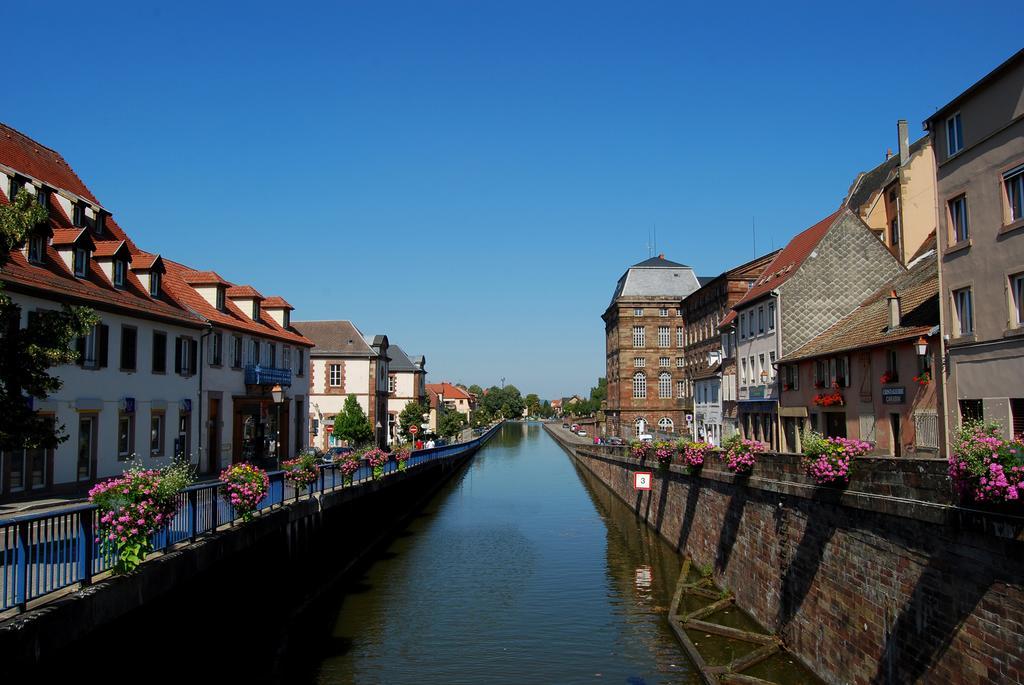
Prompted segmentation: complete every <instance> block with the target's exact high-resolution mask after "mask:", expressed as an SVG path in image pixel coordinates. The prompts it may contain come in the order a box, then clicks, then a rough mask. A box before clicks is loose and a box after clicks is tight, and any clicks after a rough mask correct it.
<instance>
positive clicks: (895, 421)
mask: <svg viewBox="0 0 1024 685" xmlns="http://www.w3.org/2000/svg"><path fill="white" fill-rule="evenodd" d="M889 426H890V427H891V428H892V455H893V456H894V457H902V456H903V440H902V437H901V436H900V415H899V414H889Z"/></svg>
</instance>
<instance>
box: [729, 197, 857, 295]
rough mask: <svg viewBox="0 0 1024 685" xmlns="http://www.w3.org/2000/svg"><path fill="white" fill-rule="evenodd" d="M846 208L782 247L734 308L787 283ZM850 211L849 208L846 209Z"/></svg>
mask: <svg viewBox="0 0 1024 685" xmlns="http://www.w3.org/2000/svg"><path fill="white" fill-rule="evenodd" d="M843 211H844V210H838V211H836V212H833V213H832V214H830V215H829V216H827V217H825V218H824V219H822V220H821V221H819V222H818V223H816V224H814V225H813V226H811V227H810V228H808V229H806V230H804V231H802V232H800V233H798V234H796V235H795V236H794V237H793V239H792V240H790V241H789V243H788V244H787V245H786V247H784V248H782V250H781V251H780V252H779V254H778V255H776V257H775V259H773V260H772V262H771V264H769V265H768V266H767V267H765V270H764V273H763V274H761V277H760V278H758V279H757V281H755V282H754V287H752V288H751V289H750V290H748V291H747V294H746V295H744V296H743V297H742V298H740V301H739V302H737V303H736V304H735V305H733V308H734V309H738V308H740V307H742V306H743V305H744V304H746V303H748V302H753V301H754V300H756V299H758V298H760V297H761V296H762V295H765V294H767V293H769V292H771V291H772V290H774V289H775V288H778V287H779V286H780V285H782V284H783V283H785V282H786V281H787V280H789V278H790V277H791V276H792V275H793V274H794V273H796V270H797V269H799V268H800V265H801V264H803V263H804V260H806V259H807V255H809V254H811V252H812V251H813V250H814V248H815V247H816V246H817V245H818V243H820V242H821V239H822V238H823V237H824V236H825V233H827V232H828V229H829V228H830V227H831V226H832V224H833V223H835V221H836V220H837V219H838V218H839V215H840V214H841V213H842V212H843ZM846 211H848V210H846Z"/></svg>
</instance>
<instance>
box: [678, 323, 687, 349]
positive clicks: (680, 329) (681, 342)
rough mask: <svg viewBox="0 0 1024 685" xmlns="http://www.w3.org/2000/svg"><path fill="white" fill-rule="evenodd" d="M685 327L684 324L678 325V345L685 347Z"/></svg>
mask: <svg viewBox="0 0 1024 685" xmlns="http://www.w3.org/2000/svg"><path fill="white" fill-rule="evenodd" d="M684 330H685V329H684V328H683V327H682V326H676V347H683V346H684V344H685V343H686V335H685V334H684V332H683V331H684Z"/></svg>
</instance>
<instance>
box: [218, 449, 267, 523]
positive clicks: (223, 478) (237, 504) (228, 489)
mask: <svg viewBox="0 0 1024 685" xmlns="http://www.w3.org/2000/svg"><path fill="white" fill-rule="evenodd" d="M220 482H221V483H223V484H224V486H223V487H222V488H221V490H220V496H221V499H223V500H224V501H225V502H227V503H228V504H230V505H231V506H232V508H233V509H234V510H235V513H236V514H238V515H239V516H241V517H242V521H251V520H252V515H253V512H254V511H256V509H257V508H258V507H259V505H260V502H262V501H263V499H264V498H265V497H266V496H267V492H268V491H269V490H270V478H268V477H267V472H266V471H264V470H263V469H261V468H259V467H258V466H255V465H253V464H247V463H239V464H232V465H231V466H229V467H227V468H226V469H224V470H223V471H221V472H220Z"/></svg>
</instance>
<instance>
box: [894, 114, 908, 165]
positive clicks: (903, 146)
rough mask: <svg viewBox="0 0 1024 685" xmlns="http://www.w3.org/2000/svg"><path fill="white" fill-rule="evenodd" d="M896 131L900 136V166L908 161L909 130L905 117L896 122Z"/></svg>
mask: <svg viewBox="0 0 1024 685" xmlns="http://www.w3.org/2000/svg"><path fill="white" fill-rule="evenodd" d="M896 131H897V133H898V135H899V138H900V166H906V165H907V162H908V161H910V131H909V130H908V129H907V120H906V119H900V120H899V121H897V122H896Z"/></svg>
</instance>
